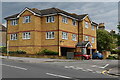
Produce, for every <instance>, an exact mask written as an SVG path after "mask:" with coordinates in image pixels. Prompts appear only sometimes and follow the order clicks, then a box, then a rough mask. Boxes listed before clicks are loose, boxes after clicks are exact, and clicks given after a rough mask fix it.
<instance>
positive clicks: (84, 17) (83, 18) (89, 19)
mask: <svg viewBox="0 0 120 80" xmlns="http://www.w3.org/2000/svg"><path fill="white" fill-rule="evenodd" d="M86 17H88V18H89V20H90V22H92V20H91V18H90V17H89V15H88V14H87V15H86V16H85V17H84V18H83V19H81V20H84V19H85V18H86Z"/></svg>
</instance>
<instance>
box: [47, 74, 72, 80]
mask: <svg viewBox="0 0 120 80" xmlns="http://www.w3.org/2000/svg"><path fill="white" fill-rule="evenodd" d="M46 74H47V75H51V76H56V77H61V78H69V79H70V78H71V77H67V76H62V75H57V74H52V73H46Z"/></svg>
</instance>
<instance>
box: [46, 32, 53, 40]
mask: <svg viewBox="0 0 120 80" xmlns="http://www.w3.org/2000/svg"><path fill="white" fill-rule="evenodd" d="M46 39H54V32H46Z"/></svg>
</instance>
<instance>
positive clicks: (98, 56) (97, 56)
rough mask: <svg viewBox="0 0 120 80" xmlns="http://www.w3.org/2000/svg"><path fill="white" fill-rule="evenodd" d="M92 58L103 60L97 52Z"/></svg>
mask: <svg viewBox="0 0 120 80" xmlns="http://www.w3.org/2000/svg"><path fill="white" fill-rule="evenodd" d="M92 58H93V59H103V55H102V54H101V53H99V52H95V53H93V55H92Z"/></svg>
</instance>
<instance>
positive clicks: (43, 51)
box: [37, 49, 58, 55]
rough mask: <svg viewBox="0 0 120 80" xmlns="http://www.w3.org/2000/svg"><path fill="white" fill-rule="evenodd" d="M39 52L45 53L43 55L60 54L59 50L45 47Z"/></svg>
mask: <svg viewBox="0 0 120 80" xmlns="http://www.w3.org/2000/svg"><path fill="white" fill-rule="evenodd" d="M37 54H38V55H41V54H43V55H58V52H55V51H51V50H47V49H44V50H42V51H41V52H38V53H37Z"/></svg>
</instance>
